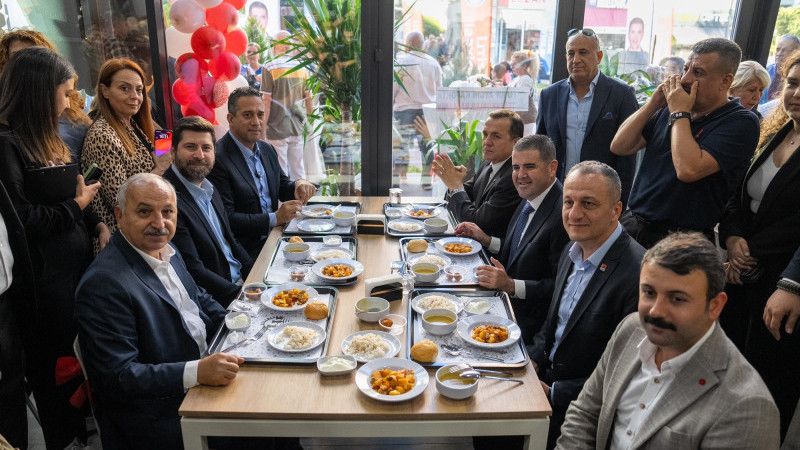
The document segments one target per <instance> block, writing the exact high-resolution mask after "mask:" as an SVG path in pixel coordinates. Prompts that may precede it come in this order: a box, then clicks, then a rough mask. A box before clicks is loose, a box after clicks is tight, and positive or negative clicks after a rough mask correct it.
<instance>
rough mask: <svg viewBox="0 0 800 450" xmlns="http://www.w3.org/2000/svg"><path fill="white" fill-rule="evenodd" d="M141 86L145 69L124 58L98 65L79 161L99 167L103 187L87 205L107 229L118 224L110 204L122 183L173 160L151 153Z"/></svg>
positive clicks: (148, 120) (168, 155)
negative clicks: (92, 116)
mask: <svg viewBox="0 0 800 450" xmlns="http://www.w3.org/2000/svg"><path fill="white" fill-rule="evenodd" d="M144 89H145V83H144V72H142V69H141V68H140V67H139V66H138V65H137V64H136V63H135V62H133V61H131V60H129V59H125V58H118V59H110V60H108V61H106V62H105V63H103V66H102V67H101V68H100V74H99V76H98V80H97V91H96V92H97V96H96V97H95V103H94V109H95V110H96V112H97V116H96V119H95V121H94V123H93V124H92V126H91V127H89V131H88V132H87V133H86V140H85V141H84V142H83V154H82V156H81V165H82V168H83V170H86V169H87V168H89V166H91V165H92V163H95V164H97V166H98V167H99V168H100V169H102V171H103V175H102V176H101V177H100V183H102V185H103V186H102V187H101V188H100V193H99V195H98V196H97V197H96V198H95V199H94V201H93V202H92V209H94V211H95V212H97V214H98V215H99V216H100V218H101V219H102V220H103V222H105V223H106V224H108V226H109V228H110V229H111V232H112V233H113V232H114V231H115V230H116V229H117V221H116V219H115V218H114V205H115V203H116V200H117V191H119V187H120V186H122V183H124V182H125V180H127V179H128V178H129V177H130V176H131V175H135V174H137V173H142V172H151V173H154V174H156V175H163V174H164V171H166V170H167V169H168V168H169V166H170V164H172V154H171V153H170V152H166V153H164V154H163V155H161V156H156V153H155V147H154V146H153V142H154V129H153V120H152V118H151V116H150V99H149V98H148V97H147V94H146V93H145V91H144Z"/></svg>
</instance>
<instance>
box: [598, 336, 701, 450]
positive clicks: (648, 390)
mask: <svg viewBox="0 0 800 450" xmlns="http://www.w3.org/2000/svg"><path fill="white" fill-rule="evenodd" d="M715 326H716V322H713V323H712V324H711V326H710V327H708V331H706V334H704V335H703V337H702V338H700V340H699V341H697V342H696V343H695V344H694V345H693V346H692V347H691V348H690V349H689V350H687V351H685V352H683V353H681V354H680V355H678V356H676V357H674V358H672V359H670V360H668V361H664V362H663V363H661V370H660V371H659V370H658V366H656V351H657V350H658V347H656V346H655V345H654V344H653V343H652V342H650V340H649V339H648V338H647V337H645V338H644V339H642V342H640V343H639V359H640V360H641V361H642V365H641V367H640V368H639V371H638V372H637V373H636V374H635V375H634V376H633V378H632V379H631V381H630V383H628V387H627V388H626V389H625V392H623V393H622V397H620V399H619V404H618V405H617V415H616V418H615V419H614V432H613V434H612V436H611V449H629V448H631V444H633V439H634V438H635V437H636V434H637V433H638V432H639V428H641V426H642V424H643V423H644V422H645V420H647V416H648V414H650V411H654V410H655V409H657V408H658V402H659V400H660V399H661V397H662V396H663V395H664V392H666V391H667V389H668V388H669V386H670V384H672V381H673V380H674V379H675V375H676V374H678V373H680V371H681V369H683V367H684V366H686V363H688V362H689V360H690V359H692V356H694V354H695V353H697V350H698V349H699V348H700V346H702V345H703V343H705V342H706V340H708V337H709V336H711V333H712V332H713V331H714V327H715ZM666 401H668V400H666Z"/></svg>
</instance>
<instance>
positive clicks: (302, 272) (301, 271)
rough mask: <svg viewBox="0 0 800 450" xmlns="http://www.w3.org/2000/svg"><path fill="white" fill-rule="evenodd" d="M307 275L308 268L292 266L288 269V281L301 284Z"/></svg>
mask: <svg viewBox="0 0 800 450" xmlns="http://www.w3.org/2000/svg"><path fill="white" fill-rule="evenodd" d="M306 275H308V266H292V267H290V268H289V281H293V282H295V283H302V282H303V280H305V279H306Z"/></svg>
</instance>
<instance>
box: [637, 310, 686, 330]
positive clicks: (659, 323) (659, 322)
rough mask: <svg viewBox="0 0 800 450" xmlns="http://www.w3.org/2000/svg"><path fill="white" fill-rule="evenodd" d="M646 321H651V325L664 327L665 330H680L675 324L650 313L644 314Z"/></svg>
mask: <svg viewBox="0 0 800 450" xmlns="http://www.w3.org/2000/svg"><path fill="white" fill-rule="evenodd" d="M644 323H649V324H650V325H653V326H656V327H658V328H663V329H665V330H672V331H678V329H677V328H676V327H675V325H673V324H671V323H669V322H667V321H666V320H664V319H661V318H658V317H653V316H651V315H649V314H648V315H646V316H644Z"/></svg>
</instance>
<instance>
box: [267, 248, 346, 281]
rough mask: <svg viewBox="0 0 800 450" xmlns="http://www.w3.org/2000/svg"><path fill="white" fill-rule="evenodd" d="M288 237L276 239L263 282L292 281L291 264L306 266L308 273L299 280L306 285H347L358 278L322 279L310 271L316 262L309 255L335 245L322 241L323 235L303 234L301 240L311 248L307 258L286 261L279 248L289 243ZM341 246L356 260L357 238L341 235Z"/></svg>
mask: <svg viewBox="0 0 800 450" xmlns="http://www.w3.org/2000/svg"><path fill="white" fill-rule="evenodd" d="M289 239H291V237H288V236H283V237H281V238H280V239H278V243H277V244H276V245H275V250H274V251H273V252H272V258H270V262H269V269H267V273H266V274H265V275H264V283H265V284H268V285H274V284H283V283H290V282H291V283H293V281H292V280H290V279H289V268H290V267H292V266H306V267H308V274H306V279H305V280H303V281H301V283H303V284H306V285H308V286H315V287H316V286H349V285H351V284H355V282H356V281H357V280H358V277H353V278H348V279H346V280H344V281H341V282H336V281H328V280H322V279H320V278H318V277H317V276H316V275H314V274H313V273H311V266H313V265H314V264H316V262H315V261H314V260H313V259H311V257H310V255H311V254H313V253H315V251H316V250H322V249H331V248H337V247H328V246H326V245H325V244H323V243H322V239H323V236H303V242H305V243H306V244H308V245H309V246H310V247H311V249H310V251H309V258H308V259H306V260H305V261H288V260H287V259H286V257H285V256H283V252H282V251H281V248H283V246H284V245H286V244H288V243H289ZM340 247H341V248H344V249H347V250H351V251H352V252H353V259H355V260H356V261H357V260H358V239H357V238H355V237H353V236H342V244H341V246H340Z"/></svg>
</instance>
